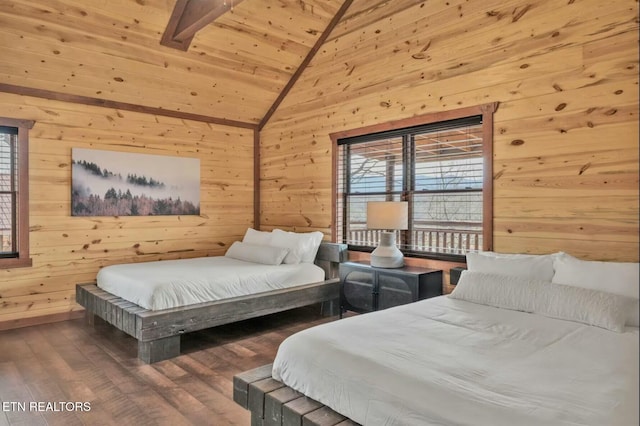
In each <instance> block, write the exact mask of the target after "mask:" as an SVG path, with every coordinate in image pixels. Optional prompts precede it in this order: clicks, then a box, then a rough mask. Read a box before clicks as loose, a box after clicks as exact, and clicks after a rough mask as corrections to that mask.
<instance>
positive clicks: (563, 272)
mask: <svg viewBox="0 0 640 426" xmlns="http://www.w3.org/2000/svg"><path fill="white" fill-rule="evenodd" d="M639 266H640V265H639V264H638V263H631V262H599V261H595V260H580V259H577V258H575V257H573V256H571V255H569V254H567V253H560V254H559V255H558V256H556V258H555V261H554V269H555V274H554V276H553V280H552V282H554V283H556V284H565V285H572V286H575V287H582V288H588V289H591V290H599V291H605V292H607V293H613V294H618V295H621V296H627V297H631V298H633V299H635V300H638V299H640V284H639V283H638V281H639V280H640V268H639ZM638 310H639V309H638V303H637V302H636V306H635V309H634V310H633V311H632V312H631V313H630V314H629V318H627V325H631V326H633V327H638V326H640V318H639V316H640V314H639V312H638Z"/></svg>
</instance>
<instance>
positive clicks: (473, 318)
mask: <svg viewBox="0 0 640 426" xmlns="http://www.w3.org/2000/svg"><path fill="white" fill-rule="evenodd" d="M638 334H639V332H638V328H636V327H628V328H627V329H626V331H625V332H624V333H616V332H612V331H608V330H604V329H601V328H597V327H591V326H587V325H582V324H578V323H574V322H569V321H562V320H557V319H552V318H547V317H542V316H538V315H535V314H527V313H523V312H517V311H509V310H504V309H499V308H493V307H489V306H485V305H479V304H473V303H469V302H465V301H461V300H455V299H451V298H449V297H447V296H441V297H436V298H432V299H428V300H424V301H421V302H417V303H412V304H409V305H404V306H400V307H396V308H392V309H387V310H385V311H379V312H373V313H368V314H365V315H359V316H355V317H351V318H347V319H343V320H339V321H335V322H332V323H328V324H324V325H321V326H317V327H314V328H311V329H308V330H304V331H302V332H299V333H297V334H295V335H293V336H291V337H289V338H288V339H286V340H285V341H284V342H283V343H282V344H281V345H280V348H279V350H278V354H277V356H276V359H275V361H274V365H273V377H274V378H275V379H277V380H280V381H282V382H284V383H285V384H287V385H288V386H290V387H292V388H294V389H296V390H298V391H300V392H303V393H304V394H306V395H308V396H309V397H311V398H313V399H316V400H318V401H320V402H322V403H323V404H325V405H327V406H329V407H331V408H332V409H334V410H335V411H337V412H339V413H341V414H343V415H345V416H347V417H349V418H350V419H352V420H354V421H356V422H358V423H360V424H363V425H367V426H370V425H372V426H375V425H473V426H481V425H509V426H511V425H518V426H520V425H536V426H540V425H545V426H547V425H598V426H602V425H610V426H614V425H625V426H626V425H638V374H639V371H638V342H639V341H638Z"/></svg>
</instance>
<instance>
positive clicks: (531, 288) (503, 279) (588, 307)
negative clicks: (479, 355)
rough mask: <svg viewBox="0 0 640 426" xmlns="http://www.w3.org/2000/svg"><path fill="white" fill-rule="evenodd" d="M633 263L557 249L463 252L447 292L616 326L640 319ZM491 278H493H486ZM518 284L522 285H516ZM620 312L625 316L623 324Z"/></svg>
mask: <svg viewBox="0 0 640 426" xmlns="http://www.w3.org/2000/svg"><path fill="white" fill-rule="evenodd" d="M638 266H639V264H638V263H623V262H598V261H586V260H580V259H576V258H575V257H573V256H570V255H568V254H566V253H562V252H560V253H554V254H546V255H527V254H501V253H494V252H480V253H468V254H467V269H468V271H465V272H464V273H463V274H462V276H461V278H460V281H459V282H458V285H457V286H456V289H455V290H454V291H453V293H452V294H451V297H452V298H458V299H465V300H467V301H471V302H474V303H481V304H486V305H491V306H497V307H502V308H505V309H514V310H524V311H526V312H535V313H539V314H542V315H546V316H552V317H554V318H561V319H567V320H571V321H579V322H583V323H586V324H591V325H596V326H599V327H603V328H607V329H609V330H615V331H621V330H620V328H621V327H622V328H623V327H624V325H625V323H626V325H628V326H633V327H638V326H639V325H640V318H639V316H640V312H639V311H640V306H639V302H638V300H639V299H640V295H639V293H640V291H639V289H640V286H639V284H638V281H639V280H640V275H639V267H638ZM483 274H484V275H483ZM491 280H494V281H496V284H495V285H493V284H489V281H491ZM470 282H471V283H472V284H470ZM532 283H534V284H532ZM460 284H462V286H460ZM470 285H471V286H473V288H470ZM523 285H524V286H525V287H527V288H518V286H523ZM514 286H515V287H514ZM496 292H498V293H500V294H495V293H496ZM539 292H542V293H541V294H537V293H539ZM525 299H529V300H525ZM535 300H537V301H538V303H536V307H535V309H534V308H531V303H533V302H534V301H535ZM629 302H630V303H629ZM524 306H527V308H523V307H524ZM620 316H622V318H623V319H624V321H623V322H622V326H621V325H620V321H619V319H620Z"/></svg>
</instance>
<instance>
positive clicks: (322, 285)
mask: <svg viewBox="0 0 640 426" xmlns="http://www.w3.org/2000/svg"><path fill="white" fill-rule="evenodd" d="M346 257H347V255H346V245H344V244H333V243H322V244H321V246H320V249H319V250H318V254H317V256H316V264H318V266H320V267H322V268H323V269H324V270H325V276H326V277H327V279H326V280H325V281H321V282H317V283H312V284H305V285H301V286H296V287H290V288H286V289H280V290H273V291H268V292H263V293H259V294H252V295H247V296H240V297H234V298H231V299H224V300H217V301H214V302H206V303H198V304H195V305H188V306H182V307H179V308H172V309H163V310H158V311H152V310H148V309H145V308H142V307H140V306H138V305H136V304H134V303H132V302H129V301H127V300H124V299H122V298H120V297H117V296H114V295H113V294H111V293H108V292H106V291H104V290H102V289H100V288H99V287H98V286H96V285H95V284H94V283H88V284H78V285H77V286H76V301H77V302H78V303H79V304H80V305H82V306H84V308H85V309H86V316H87V319H88V320H89V321H90V322H91V323H95V322H97V321H105V322H107V323H109V324H112V325H113V326H115V327H116V328H118V329H119V330H122V331H124V332H125V333H127V334H129V335H130V336H133V337H134V338H136V339H137V340H138V358H140V359H141V360H142V361H144V362H146V363H153V362H157V361H162V360H165V359H169V358H173V357H175V356H178V355H179V354H180V336H181V335H182V334H184V333H188V332H191V331H197V330H202V329H205V328H209V327H215V326H218V325H223V324H228V323H231V322H236V321H241V320H245V319H249V318H255V317H259V316H263V315H268V314H272V313H276V312H281V311H285V310H289V309H294V308H298V307H301V306H307V305H313V304H316V303H322V306H323V313H324V314H325V315H337V314H338V313H339V309H340V306H339V305H340V303H339V299H340V281H339V279H338V278H337V269H338V268H337V265H338V264H339V263H340V262H344V261H345V260H346Z"/></svg>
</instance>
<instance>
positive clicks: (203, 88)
mask: <svg viewBox="0 0 640 426" xmlns="http://www.w3.org/2000/svg"><path fill="white" fill-rule="evenodd" d="M231 3H232V2H231V1H230V2H229V4H231ZM340 4H341V2H340V0H305V1H304V2H300V1H298V0H280V1H278V2H277V4H274V3H273V1H271V0H251V2H247V3H246V4H244V2H243V3H241V4H238V5H236V6H235V7H234V8H233V10H231V11H228V12H226V13H225V14H224V15H222V16H221V17H219V18H218V19H217V20H216V22H215V23H213V24H211V25H208V26H206V27H205V28H203V29H202V30H200V31H199V32H198V33H197V34H196V35H195V37H194V39H193V41H192V43H191V46H190V47H189V49H188V51H187V52H183V51H180V50H176V49H171V48H168V47H164V46H161V45H160V39H161V36H162V34H163V32H164V29H165V27H166V25H167V23H168V21H169V17H170V15H171V11H172V10H173V7H174V5H175V1H169V0H145V1H142V0H139V1H125V0H114V1H103V0H47V1H46V2H43V1H41V0H15V1H2V2H0V40H1V41H0V46H2V51H3V60H2V61H0V81H2V82H4V83H9V84H13V85H18V86H26V87H30V88H36V89H45V90H52V91H55V92H62V93H66V94H74V95H82V96H89V97H96V98H100V99H108V100H112V101H118V102H126V103H131V104H138V105H144V106H148V107H161V108H164V109H167V110H175V111H182V112H188V113H195V114H203V115H207V116H212V117H218V118H226V119H229V120H237V121H241V122H246V123H258V122H259V121H260V120H261V119H262V117H263V116H264V114H265V112H266V111H267V110H268V109H269V107H270V106H271V104H272V103H273V102H274V100H275V99H276V98H277V96H278V94H279V93H280V91H281V90H282V88H283V87H284V86H285V85H286V84H287V82H288V81H289V79H290V78H291V76H292V75H293V73H294V72H295V70H296V69H297V67H298V66H299V65H300V63H301V62H302V60H303V58H304V57H305V56H306V54H307V53H308V52H309V50H310V49H311V47H312V46H313V45H314V43H315V41H316V40H317V38H318V37H319V36H320V34H321V33H322V31H323V30H324V28H325V27H326V26H327V24H328V23H329V22H330V20H331V18H332V17H333V16H334V15H335V13H336V11H337V10H338V9H339V7H340Z"/></svg>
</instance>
